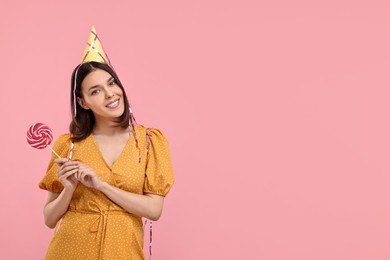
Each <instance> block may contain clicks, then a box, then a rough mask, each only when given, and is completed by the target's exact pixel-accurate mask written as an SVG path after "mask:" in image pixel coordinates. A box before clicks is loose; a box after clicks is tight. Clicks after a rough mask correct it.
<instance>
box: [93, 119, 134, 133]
mask: <svg viewBox="0 0 390 260" xmlns="http://www.w3.org/2000/svg"><path fill="white" fill-rule="evenodd" d="M129 129H130V127H128V128H122V127H121V126H118V125H117V123H116V122H113V121H102V120H96V121H95V126H94V127H93V134H94V135H117V134H123V133H125V132H128V131H129Z"/></svg>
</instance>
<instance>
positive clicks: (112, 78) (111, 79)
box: [88, 76, 115, 91]
mask: <svg viewBox="0 0 390 260" xmlns="http://www.w3.org/2000/svg"><path fill="white" fill-rule="evenodd" d="M114 80H115V79H114V77H113V76H111V77H110V78H109V79H108V80H107V82H111V81H114ZM97 87H99V85H95V86H92V87H90V88H89V89H88V91H91V90H92V89H94V88H97Z"/></svg>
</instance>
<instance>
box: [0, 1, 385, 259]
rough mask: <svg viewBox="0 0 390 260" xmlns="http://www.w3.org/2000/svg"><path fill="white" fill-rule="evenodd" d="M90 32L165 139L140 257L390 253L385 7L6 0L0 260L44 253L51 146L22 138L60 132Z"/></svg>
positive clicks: (142, 114) (1, 22)
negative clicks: (165, 171)
mask: <svg viewBox="0 0 390 260" xmlns="http://www.w3.org/2000/svg"><path fill="white" fill-rule="evenodd" d="M271 2H272V3H271ZM92 24H95V25H96V28H97V31H98V33H99V35H100V38H101V39H102V42H103V45H104V47H105V49H106V51H107V52H108V55H109V57H110V59H111V61H112V63H113V65H114V67H115V68H116V70H117V72H118V74H119V76H120V78H121V80H122V82H123V84H124V85H125V86H126V89H127V93H128V96H129V98H130V102H131V104H132V106H133V109H134V112H135V115H136V118H137V120H138V122H139V123H141V124H143V125H145V126H150V127H157V128H160V129H161V130H162V131H163V133H164V134H165V135H166V136H167V137H168V139H169V141H170V146H171V153H172V158H173V165H174V170H175V176H176V183H175V186H174V188H173V189H172V191H171V193H170V194H169V195H168V197H167V199H166V203H165V208H164V213H163V216H162V218H161V219H160V220H159V221H158V222H156V223H155V233H154V234H155V237H154V249H153V250H154V255H153V258H152V259H154V260H159V259H162V260H166V259H172V260H182V259H186V260H195V259H263V260H265V259H267V260H268V259H269V260H279V259H299V260H306V259H307V260H312V259H316V260H322V259H354V260H358V259H377V260H379V259H390V247H389V245H390V224H389V223H390V222H389V220H390V202H389V198H390V189H389V182H390V164H389V158H390V135H389V133H390V122H389V116H390V102H389V97H390V88H389V86H390V80H389V70H390V36H389V35H390V33H389V31H390V5H389V2H388V1H385V0H383V1H379V0H377V1H372V0H371V1H368V0H367V1H346V0H337V1H336V0H331V1H309V0H306V1H302V0H300V1H288V0H279V1H210V0H208V1H203V0H202V1H179V0H176V1H172V0H167V1H96V0H94V1H72V2H71V1H44V2H43V1H11V0H6V1H2V2H1V6H0V29H1V31H0V32H1V36H0V37H1V38H0V39H1V40H0V50H1V56H0V57H1V59H2V62H1V64H0V66H1V70H0V71H1V73H0V74H1V86H2V88H1V89H2V95H1V102H0V108H1V111H2V119H3V123H2V126H3V127H2V129H1V135H0V138H1V140H0V141H1V144H2V147H3V149H2V152H1V165H2V171H1V175H2V178H1V180H2V185H1V188H0V200H1V209H0V210H1V214H0V218H1V221H0V230H1V231H0V245H1V246H0V251H1V252H0V253H1V254H0V255H1V258H2V259H42V258H43V256H44V254H45V250H46V248H47V246H48V243H49V241H50V238H51V236H52V233H53V231H52V230H50V229H48V228H46V226H45V225H44V223H43V215H42V208H43V204H44V202H45V200H46V192H45V191H42V190H39V189H38V186H37V185H38V182H39V181H40V179H41V178H42V177H43V175H44V173H45V170H46V166H47V163H48V160H49V156H50V151H49V150H40V151H38V150H34V149H32V148H31V147H29V146H28V144H27V142H26V140H25V134H26V131H27V129H28V127H29V126H30V125H31V124H32V123H35V122H44V123H47V124H49V125H50V126H51V127H52V129H53V131H54V133H55V137H58V136H59V135H60V134H61V133H63V132H66V131H67V127H68V124H69V120H70V106H69V88H70V74H71V72H72V70H73V68H74V67H75V66H76V65H77V64H78V62H79V61H80V59H81V55H82V53H83V50H84V46H85V42H86V40H87V37H88V34H89V30H90V28H91V26H92Z"/></svg>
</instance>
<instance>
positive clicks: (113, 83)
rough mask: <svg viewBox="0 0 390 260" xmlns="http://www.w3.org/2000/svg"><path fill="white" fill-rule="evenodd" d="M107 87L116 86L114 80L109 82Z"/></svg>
mask: <svg viewBox="0 0 390 260" xmlns="http://www.w3.org/2000/svg"><path fill="white" fill-rule="evenodd" d="M108 85H110V86H114V85H116V82H115V80H113V81H111V82H110V83H109V84H108Z"/></svg>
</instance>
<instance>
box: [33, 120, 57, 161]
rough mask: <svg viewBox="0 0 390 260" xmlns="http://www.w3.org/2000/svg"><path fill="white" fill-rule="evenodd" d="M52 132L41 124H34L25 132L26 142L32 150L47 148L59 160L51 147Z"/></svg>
mask: <svg viewBox="0 0 390 260" xmlns="http://www.w3.org/2000/svg"><path fill="white" fill-rule="evenodd" d="M52 140H53V132H52V131H51V129H50V127H48V126H47V125H45V124H42V123H36V124H33V125H32V126H30V128H29V129H28V131H27V142H28V143H29V144H30V145H31V146H32V147H34V148H37V149H43V148H45V147H48V148H49V149H50V150H51V151H52V152H53V153H54V154H55V155H56V156H57V157H58V158H61V156H59V155H58V154H57V153H56V152H55V151H54V150H53V149H52V148H51V147H50V145H49V144H50V143H51V141H52Z"/></svg>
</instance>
